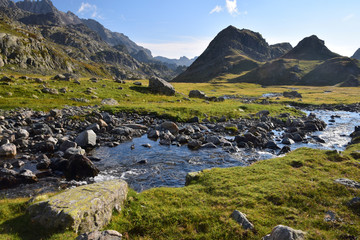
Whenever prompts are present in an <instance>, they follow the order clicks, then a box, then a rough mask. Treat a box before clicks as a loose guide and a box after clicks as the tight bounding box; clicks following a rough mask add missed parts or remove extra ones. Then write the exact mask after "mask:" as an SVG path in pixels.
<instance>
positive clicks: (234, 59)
mask: <svg viewBox="0 0 360 240" xmlns="http://www.w3.org/2000/svg"><path fill="white" fill-rule="evenodd" d="M288 46H289V45H288V44H283V45H276V46H273V47H271V46H270V45H269V44H268V43H267V42H266V41H265V39H264V38H263V37H262V36H261V34H259V33H256V32H253V31H251V30H247V29H242V30H240V29H237V28H236V27H234V26H229V27H227V28H225V29H224V30H222V31H221V32H220V33H219V34H218V35H217V36H216V37H215V38H214V39H213V40H212V41H211V42H210V44H209V46H208V47H207V49H206V50H205V51H204V52H203V53H202V54H201V55H200V56H199V57H198V58H197V59H196V60H195V62H194V63H193V64H192V65H191V66H190V67H189V68H188V69H187V70H186V71H185V72H184V73H182V74H180V75H179V76H177V77H176V78H175V79H173V81H175V82H207V81H210V80H211V79H213V78H215V77H218V76H220V75H222V74H227V73H231V74H241V73H243V72H246V71H250V70H252V69H254V68H257V67H258V66H260V65H261V62H265V61H268V60H271V59H274V58H277V57H279V56H281V55H282V54H283V53H284V52H286V49H282V48H283V47H285V48H288Z"/></svg>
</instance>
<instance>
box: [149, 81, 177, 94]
mask: <svg viewBox="0 0 360 240" xmlns="http://www.w3.org/2000/svg"><path fill="white" fill-rule="evenodd" d="M149 90H150V92H153V93H158V94H163V95H167V96H173V95H175V88H174V87H173V86H172V85H171V84H170V83H168V82H167V81H165V80H164V79H161V78H158V77H152V78H150V79H149Z"/></svg>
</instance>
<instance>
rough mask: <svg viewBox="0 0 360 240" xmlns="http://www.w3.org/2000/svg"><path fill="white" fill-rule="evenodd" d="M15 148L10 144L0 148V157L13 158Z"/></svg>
mask: <svg viewBox="0 0 360 240" xmlns="http://www.w3.org/2000/svg"><path fill="white" fill-rule="evenodd" d="M15 156H16V146H15V145H14V144H12V143H7V144H4V145H2V146H1V147H0V157H15Z"/></svg>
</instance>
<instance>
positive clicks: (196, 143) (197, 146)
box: [188, 140, 202, 150]
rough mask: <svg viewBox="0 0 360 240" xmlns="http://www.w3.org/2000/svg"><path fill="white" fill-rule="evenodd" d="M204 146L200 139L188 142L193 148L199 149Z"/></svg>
mask: <svg viewBox="0 0 360 240" xmlns="http://www.w3.org/2000/svg"><path fill="white" fill-rule="evenodd" d="M201 146H202V142H201V141H199V140H191V141H189V142H188V148H190V149H192V150H196V149H199V148H200V147H201Z"/></svg>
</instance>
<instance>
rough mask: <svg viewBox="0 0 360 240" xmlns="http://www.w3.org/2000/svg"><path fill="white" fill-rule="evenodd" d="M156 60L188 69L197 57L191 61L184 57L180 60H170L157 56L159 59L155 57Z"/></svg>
mask: <svg viewBox="0 0 360 240" xmlns="http://www.w3.org/2000/svg"><path fill="white" fill-rule="evenodd" d="M155 59H157V60H159V61H161V62H164V63H169V64H175V65H176V66H186V67H188V66H190V65H191V64H192V63H193V62H194V61H195V60H196V59H197V57H194V58H192V59H189V58H187V57H185V56H183V57H180V58H179V59H170V58H166V57H161V56H157V57H155Z"/></svg>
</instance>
